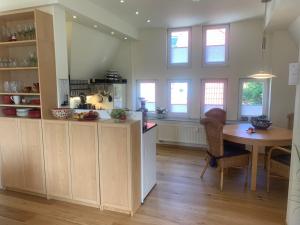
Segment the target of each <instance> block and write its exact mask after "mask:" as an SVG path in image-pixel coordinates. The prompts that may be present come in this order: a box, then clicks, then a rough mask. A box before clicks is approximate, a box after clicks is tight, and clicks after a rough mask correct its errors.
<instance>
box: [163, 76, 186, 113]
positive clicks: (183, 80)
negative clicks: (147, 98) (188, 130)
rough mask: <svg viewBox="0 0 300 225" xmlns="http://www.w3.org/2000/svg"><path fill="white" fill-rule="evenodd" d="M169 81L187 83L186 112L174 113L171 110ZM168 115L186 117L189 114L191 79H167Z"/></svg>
mask: <svg viewBox="0 0 300 225" xmlns="http://www.w3.org/2000/svg"><path fill="white" fill-rule="evenodd" d="M171 83H187V84H188V93H187V112H186V113H176V112H172V111H171V108H172V107H171ZM167 91H168V107H167V108H168V116H170V117H184V118H188V117H189V115H190V111H191V110H190V96H191V81H190V80H186V79H173V80H168V88H167Z"/></svg>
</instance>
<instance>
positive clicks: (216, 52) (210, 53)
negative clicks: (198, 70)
mask: <svg viewBox="0 0 300 225" xmlns="http://www.w3.org/2000/svg"><path fill="white" fill-rule="evenodd" d="M205 56H206V59H205V60H206V62H207V63H218V62H225V46H207V47H206V54H205Z"/></svg>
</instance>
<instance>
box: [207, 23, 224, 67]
mask: <svg viewBox="0 0 300 225" xmlns="http://www.w3.org/2000/svg"><path fill="white" fill-rule="evenodd" d="M221 28H225V29H226V36H225V62H206V31H207V30H211V29H221ZM229 32H230V25H229V24H220V25H206V26H203V27H202V40H203V42H202V46H203V47H202V65H203V66H228V65H229Z"/></svg>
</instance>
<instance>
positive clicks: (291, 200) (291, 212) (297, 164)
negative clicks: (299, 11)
mask: <svg viewBox="0 0 300 225" xmlns="http://www.w3.org/2000/svg"><path fill="white" fill-rule="evenodd" d="M299 30H300V17H298V19H297V20H295V21H294V22H293V23H292V24H291V26H290V31H291V33H292V35H293V37H294V39H295V40H296V41H297V43H298V47H300V32H299ZM297 61H300V49H299V60H297ZM299 115H300V84H298V85H297V92H296V101H295V118H294V131H293V134H294V137H293V148H292V160H291V167H290V185H289V196H288V207H287V218H286V219H287V224H288V225H298V224H299V221H300V192H299V187H300V159H299V154H300V135H299V134H300V116H299ZM295 146H297V147H298V152H297V149H296V148H295Z"/></svg>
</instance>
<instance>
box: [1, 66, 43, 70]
mask: <svg viewBox="0 0 300 225" xmlns="http://www.w3.org/2000/svg"><path fill="white" fill-rule="evenodd" d="M37 69H38V67H8V68H0V71H18V70H37Z"/></svg>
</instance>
